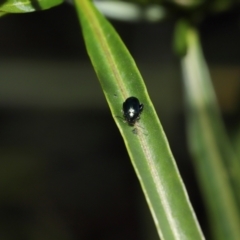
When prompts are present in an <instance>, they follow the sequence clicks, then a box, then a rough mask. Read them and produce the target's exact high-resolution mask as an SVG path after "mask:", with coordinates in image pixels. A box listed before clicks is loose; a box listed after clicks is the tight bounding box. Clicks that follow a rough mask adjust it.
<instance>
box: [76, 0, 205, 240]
mask: <svg viewBox="0 0 240 240" xmlns="http://www.w3.org/2000/svg"><path fill="white" fill-rule="evenodd" d="M75 4H76V8H77V12H78V16H79V19H80V23H81V26H82V31H83V36H84V39H85V43H86V46H87V51H88V54H89V56H90V58H91V61H92V64H93V66H94V69H95V71H96V73H97V75H98V78H99V81H100V83H101V86H102V89H103V91H104V94H105V97H106V100H107V102H108V104H109V107H110V109H111V112H112V115H113V118H114V120H115V122H116V124H117V126H118V128H119V131H120V132H121V134H122V137H123V140H124V142H125V145H126V147H127V150H128V153H129V155H130V158H131V161H132V164H133V166H134V169H135V172H136V174H137V176H138V179H139V181H140V184H141V186H142V189H143V192H144V194H145V197H146V200H147V203H148V205H149V208H150V211H151V213H152V216H153V219H154V222H155V225H156V227H157V231H158V233H159V236H160V237H161V239H168V240H176V239H186V240H187V239H189V240H192V239H195V240H198V239H204V237H203V236H202V233H201V230H200V227H199V225H198V222H197V220H196V218H195V214H194V212H193V210H192V207H191V204H190V202H189V199H188V196H187V193H186V190H185V188H184V185H183V183H182V180H181V177H180V175H179V172H178V170H177V167H176V164H175V162H174V159H173V156H172V153H171V150H170V148H169V145H168V142H167V139H166V136H165V134H164V132H163V129H162V127H161V124H160V122H159V119H158V117H157V114H156V111H155V109H154V106H153V104H152V102H151V100H150V98H149V96H148V93H147V89H146V86H145V84H144V82H143V80H142V77H141V75H140V73H139V71H138V69H137V67H136V64H135V62H134V60H133V59H132V57H131V56H130V54H129V52H128V50H127V49H126V47H125V46H124V44H123V43H122V41H121V39H120V37H119V36H118V35H117V33H116V32H115V30H114V29H113V28H112V26H111V25H110V24H109V23H108V22H107V21H106V19H105V18H104V17H103V16H102V15H101V14H100V13H99V12H98V11H97V10H96V9H95V8H94V6H93V5H92V3H91V2H90V1H88V0H76V1H75ZM130 96H136V97H137V98H139V100H140V101H141V102H142V103H143V104H144V110H143V113H142V115H141V119H140V121H139V122H138V123H137V124H136V125H135V128H136V129H137V134H134V133H133V132H132V128H131V127H130V126H128V125H127V124H126V123H124V122H123V121H122V119H120V117H121V116H122V113H121V108H122V103H123V102H124V101H125V99H126V98H127V97H130Z"/></svg>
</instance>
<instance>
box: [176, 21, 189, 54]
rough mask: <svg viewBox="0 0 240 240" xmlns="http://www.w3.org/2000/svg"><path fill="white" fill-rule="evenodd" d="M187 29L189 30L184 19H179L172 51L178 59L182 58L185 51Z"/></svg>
mask: <svg viewBox="0 0 240 240" xmlns="http://www.w3.org/2000/svg"><path fill="white" fill-rule="evenodd" d="M188 28H189V23H188V21H186V20H184V19H180V20H178V22H177V23H176V27H175V31H174V37H173V50H174V52H175V53H176V54H177V55H178V56H179V57H180V56H184V55H185V54H186V51H187V31H188Z"/></svg>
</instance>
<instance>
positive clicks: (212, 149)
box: [182, 28, 240, 240]
mask: <svg viewBox="0 0 240 240" xmlns="http://www.w3.org/2000/svg"><path fill="white" fill-rule="evenodd" d="M186 39H187V44H188V50H187V54H186V56H185V57H184V58H183V59H182V68H183V79H184V84H185V92H186V97H187V99H186V100H187V107H188V108H187V118H188V135H189V136H188V137H189V145H190V148H191V151H192V153H193V156H194V160H195V165H196V172H197V173H198V176H199V182H200V184H201V187H202V190H203V193H204V198H205V201H206V205H207V207H208V213H209V215H210V216H209V217H210V222H211V227H212V230H213V233H214V236H215V239H216V240H221V239H222V240H225V239H228V240H233V239H235V240H238V239H240V228H239V226H240V219H239V209H238V201H237V199H239V189H240V185H239V176H240V167H239V161H238V159H237V158H236V156H235V154H234V152H233V149H232V146H231V145H230V141H229V139H228V137H227V134H226V132H225V129H224V127H223V123H222V121H221V117H220V114H219V110H218V108H217V104H216V99H215V95H214V91H213V88H212V85H211V79H210V76H209V73H208V69H207V66H206V63H205V60H204V57H203V54H202V52H201V47H200V43H199V39H198V33H197V31H196V30H195V29H194V28H189V29H188V33H187V37H186Z"/></svg>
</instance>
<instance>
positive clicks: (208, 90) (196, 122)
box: [0, 0, 240, 240]
mask: <svg viewBox="0 0 240 240" xmlns="http://www.w3.org/2000/svg"><path fill="white" fill-rule="evenodd" d="M62 2H63V1H62V0H39V1H14V0H9V1H1V2H0V16H3V15H5V14H6V13H27V12H32V11H37V10H45V9H48V8H51V7H54V6H57V5H59V4H61V3H62ZM133 2H135V3H137V4H143V5H147V4H150V3H151V4H159V5H161V6H163V8H164V9H165V10H166V12H168V16H169V15H171V14H172V15H173V16H177V18H178V19H177V21H176V27H175V33H174V50H175V53H176V54H177V55H178V56H180V57H181V64H182V71H183V82H184V89H185V96H186V107H187V111H186V116H187V130H188V142H189V149H190V151H191V153H192V156H193V159H194V164H195V169H196V173H197V175H198V180H199V183H200V185H201V188H202V194H203V198H204V200H205V204H206V207H207V211H208V214H209V219H210V221H209V223H210V226H211V230H212V232H213V235H214V237H215V239H216V240H221V239H223V240H225V239H228V240H238V239H240V230H239V226H240V209H239V206H240V191H239V189H240V174H239V172H240V161H239V158H238V156H237V154H236V153H235V152H234V150H236V149H237V150H238V155H239V142H240V140H239V139H240V137H239V136H240V134H239V133H238V135H236V136H235V139H236V141H235V148H236V149H234V148H233V146H232V144H231V143H230V141H229V139H228V136H227V134H226V131H225V129H224V125H223V123H222V119H221V116H220V113H219V109H218V105H217V101H216V99H215V95H214V90H213V88H212V85H211V79H210V77H209V73H208V68H207V65H206V62H205V60H204V57H203V54H202V51H201V44H200V42H199V37H198V31H197V27H196V25H194V24H193V23H198V22H199V21H200V20H201V19H202V18H203V17H204V16H205V15H206V14H209V12H219V11H223V10H226V9H228V8H230V7H233V6H234V4H235V3H238V2H239V1H233V0H232V1H229V0H213V1H207V0H186V1H178V0H153V1H147V0H146V1H145V0H139V1H138V0H135V1H133ZM75 5H76V10H77V14H78V17H79V20H80V25H81V27H82V31H83V36H84V39H85V43H86V47H87V51H88V54H89V56H90V59H91V61H92V64H93V67H94V69H95V71H96V73H97V76H98V78H99V81H100V84H101V86H102V89H103V92H104V94H105V97H106V100H107V102H108V105H109V108H110V110H111V113H112V116H113V119H114V121H115V122H116V125H117V127H118V129H119V131H120V133H121V135H122V137H123V140H124V142H125V145H126V148H127V150H128V153H129V156H130V159H131V162H132V164H133V167H134V169H135V172H136V175H137V177H138V179H139V182H140V184H141V187H142V190H143V192H144V194H145V198H146V200H147V203H148V205H149V208H150V211H151V213H152V216H153V219H154V222H155V225H156V228H157V231H158V233H159V236H160V237H161V239H168V240H171V239H186V240H187V239H189V240H192V239H194V240H197V239H204V237H203V235H202V233H201V230H200V228H199V225H198V222H197V220H196V218H195V214H194V211H193V210H192V207H191V204H190V202H189V199H188V196H187V193H186V190H185V187H184V185H183V183H182V179H181V177H180V175H179V172H178V169H177V167H176V164H175V161H174V158H173V156H172V153H171V151H170V148H169V145H168V142H167V139H166V136H165V134H164V131H163V129H162V127H161V124H160V121H159V119H158V117H157V114H156V111H155V109H154V106H153V104H152V102H151V99H150V97H149V95H148V92H147V88H146V86H145V84H144V81H143V79H142V77H141V75H140V73H139V71H138V69H137V67H136V64H135V62H134V60H133V59H132V57H131V56H130V54H129V52H128V50H127V49H126V47H125V46H124V44H123V43H122V41H121V39H120V37H119V36H118V35H117V33H116V31H115V30H114V29H113V27H112V26H111V25H110V24H109V22H108V21H107V20H106V19H105V18H104V17H103V16H102V15H101V14H100V13H99V12H98V11H97V10H96V9H95V7H94V6H93V5H92V3H91V2H90V1H89V0H75ZM169 13H170V14H169ZM179 19H180V20H179ZM130 96H137V97H138V98H139V99H140V101H141V102H144V105H145V108H144V111H143V114H142V115H141V119H140V121H139V122H138V123H137V124H136V125H135V126H134V127H131V126H129V125H128V124H126V123H124V122H123V120H122V119H121V107H122V103H123V101H124V100H125V99H126V98H127V97H130ZM132 129H135V130H134V132H133V131H132Z"/></svg>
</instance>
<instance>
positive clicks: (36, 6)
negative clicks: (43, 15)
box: [0, 0, 63, 13]
mask: <svg viewBox="0 0 240 240" xmlns="http://www.w3.org/2000/svg"><path fill="white" fill-rule="evenodd" d="M0 1H2V0H0ZM61 3H63V0H7V1H3V2H0V12H1V11H2V12H6V13H28V12H34V11H40V10H46V9H49V8H52V7H55V6H57V5H59V4H61Z"/></svg>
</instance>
